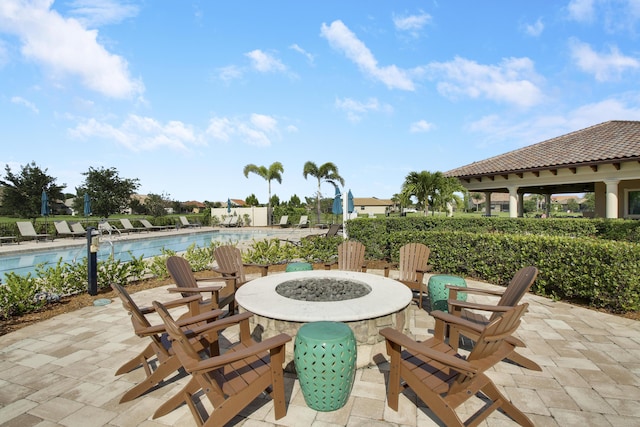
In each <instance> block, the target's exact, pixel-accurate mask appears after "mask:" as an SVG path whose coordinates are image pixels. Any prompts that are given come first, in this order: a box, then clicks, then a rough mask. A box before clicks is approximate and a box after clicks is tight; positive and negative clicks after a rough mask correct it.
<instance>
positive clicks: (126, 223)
mask: <svg viewBox="0 0 640 427" xmlns="http://www.w3.org/2000/svg"><path fill="white" fill-rule="evenodd" d="M120 224H122V228H124V229H125V230H127V231H129V232H132V231H136V232H137V231H147V232H148V231H149V229H148V228H146V227H134V226H133V224H131V221H129V219H128V218H120Z"/></svg>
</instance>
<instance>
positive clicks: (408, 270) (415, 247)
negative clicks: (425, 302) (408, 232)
mask: <svg viewBox="0 0 640 427" xmlns="http://www.w3.org/2000/svg"><path fill="white" fill-rule="evenodd" d="M430 253H431V250H430V249H429V247H427V246H426V245H423V244H422V243H409V244H406V245H404V246H402V247H401V248H400V265H399V273H398V274H399V278H398V279H399V280H402V281H407V282H415V281H416V280H418V274H417V273H416V270H424V269H426V268H427V264H428V263H429V255H430Z"/></svg>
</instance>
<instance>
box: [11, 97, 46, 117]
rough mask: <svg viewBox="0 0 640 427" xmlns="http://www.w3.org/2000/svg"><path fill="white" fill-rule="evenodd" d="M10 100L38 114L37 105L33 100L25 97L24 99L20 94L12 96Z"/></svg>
mask: <svg viewBox="0 0 640 427" xmlns="http://www.w3.org/2000/svg"><path fill="white" fill-rule="evenodd" d="M11 102H13V103H14V104H16V105H22V106H23V107H27V108H28V109H29V110H31V111H33V112H34V113H36V114H38V113H39V112H40V111H39V110H38V107H36V106H35V104H34V103H33V102H30V101H27V100H26V99H24V98H22V97H20V96H14V97H12V98H11Z"/></svg>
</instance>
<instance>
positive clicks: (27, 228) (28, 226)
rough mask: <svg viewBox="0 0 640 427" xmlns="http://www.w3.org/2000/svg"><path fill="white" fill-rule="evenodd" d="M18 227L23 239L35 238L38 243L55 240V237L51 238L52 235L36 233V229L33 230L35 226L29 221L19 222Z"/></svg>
mask: <svg viewBox="0 0 640 427" xmlns="http://www.w3.org/2000/svg"><path fill="white" fill-rule="evenodd" d="M16 225H17V226H18V231H19V232H20V235H21V236H22V237H30V238H33V239H35V241H36V242H37V241H38V240H40V239H42V240H47V239H49V238H50V239H51V240H53V237H51V234H46V233H41V234H39V233H36V229H35V228H33V224H32V223H31V222H29V221H18V222H16Z"/></svg>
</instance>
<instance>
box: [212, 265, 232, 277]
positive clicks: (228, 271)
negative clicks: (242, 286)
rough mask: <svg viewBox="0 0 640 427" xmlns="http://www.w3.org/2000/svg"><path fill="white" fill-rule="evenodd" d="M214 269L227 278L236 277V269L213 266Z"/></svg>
mask: <svg viewBox="0 0 640 427" xmlns="http://www.w3.org/2000/svg"><path fill="white" fill-rule="evenodd" d="M212 270H213V271H215V272H216V273H220V274H222V276H224V277H225V278H227V279H232V278H234V277H236V272H235V271H231V270H222V269H220V268H212Z"/></svg>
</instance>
